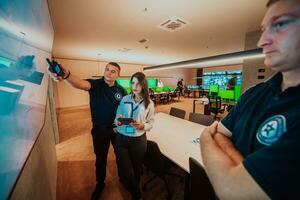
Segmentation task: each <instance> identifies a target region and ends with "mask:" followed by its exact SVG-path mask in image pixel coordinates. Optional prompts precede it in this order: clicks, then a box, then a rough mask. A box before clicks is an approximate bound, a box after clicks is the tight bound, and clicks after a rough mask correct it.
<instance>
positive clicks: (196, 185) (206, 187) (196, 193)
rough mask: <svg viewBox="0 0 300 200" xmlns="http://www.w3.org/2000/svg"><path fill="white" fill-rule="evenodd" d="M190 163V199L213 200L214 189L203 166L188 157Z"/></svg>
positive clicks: (214, 197) (214, 196)
mask: <svg viewBox="0 0 300 200" xmlns="http://www.w3.org/2000/svg"><path fill="white" fill-rule="evenodd" d="M189 164H190V197H191V198H190V199H191V200H196V199H197V200H198V199H203V200H212V199H213V200H215V199H216V195H215V192H214V189H213V187H212V185H211V183H210V181H209V179H208V176H207V175H206V172H205V170H204V168H203V167H202V166H201V165H200V163H198V162H197V161H196V160H195V159H193V158H189Z"/></svg>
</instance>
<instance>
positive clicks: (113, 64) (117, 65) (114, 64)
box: [107, 62, 121, 71]
mask: <svg viewBox="0 0 300 200" xmlns="http://www.w3.org/2000/svg"><path fill="white" fill-rule="evenodd" d="M107 65H112V66H115V67H116V68H118V69H119V71H121V67H120V65H119V64H118V63H116V62H109V63H108V64H107Z"/></svg>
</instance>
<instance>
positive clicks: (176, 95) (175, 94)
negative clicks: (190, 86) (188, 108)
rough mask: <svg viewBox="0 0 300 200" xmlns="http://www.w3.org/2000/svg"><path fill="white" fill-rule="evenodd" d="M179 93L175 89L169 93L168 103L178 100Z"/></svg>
mask: <svg viewBox="0 0 300 200" xmlns="http://www.w3.org/2000/svg"><path fill="white" fill-rule="evenodd" d="M178 96H179V92H178V91H177V90H176V89H175V90H174V91H172V92H170V98H171V99H170V101H173V102H175V101H176V100H175V98H178Z"/></svg>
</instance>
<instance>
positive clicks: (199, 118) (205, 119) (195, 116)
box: [189, 113, 214, 126]
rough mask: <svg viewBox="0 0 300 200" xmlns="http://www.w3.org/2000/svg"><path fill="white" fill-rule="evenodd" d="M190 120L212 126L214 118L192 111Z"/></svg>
mask: <svg viewBox="0 0 300 200" xmlns="http://www.w3.org/2000/svg"><path fill="white" fill-rule="evenodd" d="M189 121H191V122H195V123H198V124H201V125H205V126H210V125H211V124H212V123H213V122H214V120H213V118H212V117H211V116H208V115H203V114H200V113H190V115H189Z"/></svg>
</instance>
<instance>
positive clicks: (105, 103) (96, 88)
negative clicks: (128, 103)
mask: <svg viewBox="0 0 300 200" xmlns="http://www.w3.org/2000/svg"><path fill="white" fill-rule="evenodd" d="M87 81H89V82H90V84H91V89H90V90H89V94H90V109H91V114H92V122H93V125H100V126H111V125H112V124H113V123H114V119H115V115H116V111H117V108H118V105H119V103H120V101H121V100H122V98H123V96H125V95H126V94H127V92H126V90H125V89H124V88H123V87H122V86H120V85H118V84H117V82H115V85H114V86H112V87H109V86H108V85H107V84H106V83H105V81H104V79H103V78H101V79H96V80H93V79H87Z"/></svg>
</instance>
